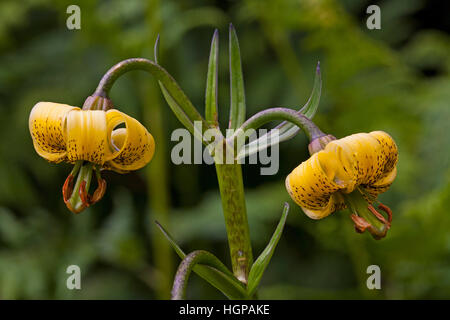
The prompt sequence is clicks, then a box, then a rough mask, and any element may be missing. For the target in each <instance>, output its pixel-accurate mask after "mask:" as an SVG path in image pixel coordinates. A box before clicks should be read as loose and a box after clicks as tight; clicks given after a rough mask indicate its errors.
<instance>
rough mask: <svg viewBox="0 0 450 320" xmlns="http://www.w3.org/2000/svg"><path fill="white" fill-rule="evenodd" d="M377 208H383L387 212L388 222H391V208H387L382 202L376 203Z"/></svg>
mask: <svg viewBox="0 0 450 320" xmlns="http://www.w3.org/2000/svg"><path fill="white" fill-rule="evenodd" d="M378 209H381V210H383V211H384V212H386V213H387V215H388V220H389V223H391V222H392V210H391V208H389V207H388V206H387V205H384V204H382V203H381V202H380V204H379V205H378Z"/></svg>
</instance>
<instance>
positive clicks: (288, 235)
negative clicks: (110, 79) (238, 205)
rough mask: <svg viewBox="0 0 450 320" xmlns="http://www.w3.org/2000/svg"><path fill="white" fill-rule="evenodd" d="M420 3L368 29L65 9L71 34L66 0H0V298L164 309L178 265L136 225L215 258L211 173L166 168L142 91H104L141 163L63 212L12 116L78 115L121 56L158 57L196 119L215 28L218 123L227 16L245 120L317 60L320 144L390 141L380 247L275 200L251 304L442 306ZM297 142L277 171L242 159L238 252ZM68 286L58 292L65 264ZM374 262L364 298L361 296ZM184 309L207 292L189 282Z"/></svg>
mask: <svg viewBox="0 0 450 320" xmlns="http://www.w3.org/2000/svg"><path fill="white" fill-rule="evenodd" d="M439 3H441V4H442V3H444V2H438V1H436V2H434V1H427V2H425V1H420V0H411V1H379V3H378V4H379V5H380V7H381V17H382V29H381V30H368V29H367V28H366V26H365V22H366V18H367V14H366V13H365V10H366V8H367V6H368V5H370V4H372V3H371V2H370V1H365V0H360V1H356V0H343V1H336V0H320V1H317V0H302V1H294V0H278V1H271V0H270V1H265V0H264V1H261V0H245V1H229V2H225V1H207V0H203V1H200V0H187V1H174V0H164V1H162V0H161V1H138V0H128V1H119V0H109V1H106V0H104V1H88V0H84V1H78V3H77V4H78V5H79V6H80V8H81V30H74V31H71V30H68V29H67V28H66V19H67V17H68V14H67V13H66V8H67V6H68V5H70V4H72V1H50V0H25V1H20V2H19V1H12V0H11V1H2V2H1V3H0V136H1V137H2V138H1V141H2V143H1V144H0V298H2V299H37V298H43V299H55V298H58V299H66V298H72V299H78V298H83V299H87V298H90V299H135V298H139V299H156V298H167V297H168V290H169V289H170V282H171V281H172V279H173V274H174V270H175V268H176V265H177V264H178V263H179V260H178V258H177V257H176V255H175V254H174V253H173V252H172V251H169V249H170V248H169V247H168V244H167V243H166V241H165V239H164V238H163V237H162V235H161V233H160V232H159V231H158V229H157V227H156V225H155V224H154V223H153V221H154V220H155V219H158V220H159V221H161V223H162V224H163V225H164V226H165V227H166V228H167V229H168V230H169V231H170V233H171V234H172V235H173V236H174V237H175V239H176V240H177V241H178V242H179V244H180V245H181V247H182V248H183V250H184V251H185V252H190V251H193V250H196V249H205V250H209V251H211V252H213V253H214V254H215V255H216V256H218V257H219V258H220V259H221V260H222V261H224V263H225V264H226V265H228V266H229V265H230V261H229V257H228V247H227V242H226V232H225V226H224V221H223V216H222V209H221V204H220V198H219V192H218V186H217V181H216V175H215V170H214V167H213V166H208V165H179V166H175V165H173V164H172V163H171V162H170V150H171V147H173V146H174V145H175V143H176V142H171V141H170V133H171V132H172V130H174V129H175V128H178V127H180V126H181V125H180V124H179V123H178V122H177V120H176V119H175V117H173V115H172V114H171V113H170V111H169V110H168V107H167V105H166V103H165V102H164V100H163V99H162V95H161V93H160V91H159V89H158V86H157V84H156V81H155V80H154V79H152V78H151V77H150V76H149V75H148V74H145V73H143V72H134V73H130V74H127V75H126V76H124V77H123V78H121V80H119V81H118V82H117V84H116V85H115V86H114V87H113V89H112V91H111V98H112V100H113V101H114V104H115V105H116V106H117V107H118V108H119V109H121V110H123V111H124V112H127V113H128V114H130V115H132V116H134V117H136V118H137V119H140V120H141V121H142V122H143V123H144V124H145V125H146V126H147V127H148V128H149V130H150V131H151V132H152V133H154V135H155V138H156V141H157V156H156V157H155V159H154V160H153V161H152V162H151V163H150V164H149V165H148V166H147V167H146V168H145V169H142V170H139V171H137V172H133V173H131V174H128V175H120V174H115V173H110V172H108V173H106V174H104V177H105V178H106V179H107V181H108V190H107V193H106V196H105V198H104V199H103V200H102V201H101V202H100V203H98V204H97V205H95V206H94V207H92V208H89V209H88V210H86V211H85V212H83V213H82V214H80V215H77V216H75V215H74V214H72V213H70V212H69V211H68V210H67V209H66V208H65V205H64V203H63V200H62V195H61V187H62V184H63V182H64V180H65V177H66V176H67V174H68V173H69V171H70V170H71V168H70V165H68V164H59V165H53V164H49V163H47V162H46V161H45V160H43V159H42V158H40V157H39V156H38V155H37V154H36V153H35V151H34V149H33V146H32V142H31V138H30V135H29V132H28V115H29V112H30V110H31V108H32V107H33V105H34V104H35V103H37V102H38V101H53V102H61V103H66V104H70V105H75V106H80V105H82V103H83V102H84V99H85V98H86V97H87V96H88V95H90V94H91V93H92V92H93V91H94V89H95V87H96V85H97V83H98V81H99V80H100V78H101V76H102V75H103V73H104V72H106V70H107V69H108V68H109V67H111V66H112V65H113V64H115V63H116V62H118V61H120V60H122V59H126V58H130V57H139V56H140V57H146V58H150V59H152V58H153V52H152V50H153V44H154V41H155V39H156V35H157V34H158V33H159V34H160V35H161V52H160V57H159V60H160V63H161V65H163V66H164V67H165V68H166V69H167V70H168V71H169V72H170V73H171V74H172V75H173V76H174V77H175V79H177V81H178V83H179V84H180V86H181V87H182V88H183V89H184V91H185V92H186V93H187V95H188V96H189V97H190V98H191V100H192V101H193V103H194V105H196V106H197V108H198V109H199V110H200V111H201V112H203V106H204V90H205V83H206V71H207V65H208V54H209V45H210V39H211V37H212V34H213V31H214V28H218V29H219V33H220V44H219V50H220V52H219V61H220V64H219V66H220V70H219V88H218V90H219V101H218V102H219V120H220V122H221V123H222V125H223V126H225V124H226V121H227V116H228V113H229V87H228V86H229V78H228V43H227V40H228V39H227V31H228V23H229V22H233V24H234V26H235V27H236V30H237V34H238V36H239V42H240V48H241V56H242V62H243V71H244V78H245V87H246V101H247V116H250V115H252V114H254V113H256V112H257V111H260V110H262V109H263V108H267V107H277V106H288V107H292V108H296V109H299V107H300V106H302V105H303V104H304V103H305V102H306V99H307V97H308V95H309V93H310V90H311V88H312V83H313V79H314V70H315V65H316V63H317V61H318V60H320V62H321V70H322V78H323V87H322V98H321V103H320V107H319V110H318V113H317V115H316V116H315V118H314V119H315V121H316V123H317V124H318V125H319V127H320V128H321V129H322V130H323V131H325V132H327V133H330V134H333V135H335V136H337V137H343V136H346V135H349V134H352V133H356V132H370V131H372V130H384V131H386V132H389V133H390V134H391V135H392V136H393V137H394V139H395V140H396V142H397V144H398V147H399V152H400V156H399V164H398V176H397V179H396V181H395V182H394V184H393V185H392V187H391V189H390V190H389V192H387V193H385V194H383V195H382V196H381V200H382V202H384V203H386V204H388V205H389V206H390V207H391V208H392V209H393V212H394V218H393V223H392V228H391V230H390V231H389V233H388V236H387V237H386V238H385V239H383V240H381V241H375V240H373V239H372V238H371V237H370V236H369V235H368V234H363V235H360V234H356V233H355V232H354V230H353V226H352V223H351V221H350V219H349V214H348V212H346V211H343V212H338V213H336V214H334V215H333V216H331V217H328V218H326V219H324V220H321V221H313V220H310V219H309V218H307V217H306V215H304V214H303V212H302V211H301V209H300V208H299V207H298V206H296V205H295V204H293V203H292V202H290V204H291V209H290V214H289V217H288V219H287V224H286V228H285V232H284V234H283V236H282V237H281V239H280V242H279V244H278V248H277V250H276V251H275V254H274V256H273V259H272V261H271V263H270V264H269V266H268V268H267V270H266V273H265V274H264V276H263V279H262V283H261V286H260V288H259V290H258V295H259V297H260V298H266V299H319V298H327V299H346V298H362V299H364V298H380V299H412V298H450V232H449V230H450V214H449V212H448V208H446V207H445V205H446V204H448V203H450V179H449V178H450V170H449V155H450V148H449V147H450V135H449V134H448V129H449V120H450V108H449V101H450V76H449V70H450V54H449V52H450V37H449V34H448V33H447V32H445V31H444V30H445V28H447V30H448V19H447V17H446V16H445V14H446V12H448V11H445V10H444V9H443V8H441V7H440V5H439ZM307 156H308V155H307V142H306V139H305V137H304V135H302V134H299V135H298V136H297V137H295V138H294V139H292V140H290V141H288V142H285V143H283V144H282V145H281V147H280V170H279V172H278V174H276V175H274V176H260V175H259V166H258V165H244V166H243V174H244V183H245V187H246V196H247V205H248V215H249V223H250V232H251V237H252V241H253V249H254V255H255V256H258V255H259V253H260V252H261V251H262V250H263V249H264V247H265V245H266V244H267V242H268V241H269V239H270V237H271V235H272V233H273V230H274V229H275V227H276V225H277V220H278V219H279V217H280V212H281V209H282V205H283V203H284V202H285V201H290V199H289V196H288V194H287V192H286V191H285V189H284V179H285V177H286V175H287V174H288V173H289V172H290V171H291V170H292V169H293V168H294V167H295V166H297V165H298V164H300V162H302V161H304V160H305V159H307ZM71 264H76V265H79V266H80V267H81V270H82V289H81V290H73V291H70V290H68V289H67V288H66V278H67V276H68V275H67V274H66V272H65V271H66V268H67V266H68V265H71ZM371 264H376V265H379V266H380V268H381V272H382V290H378V291H377V290H375V291H371V290H368V289H367V287H366V279H367V277H368V275H367V274H366V268H367V266H369V265H371ZM188 297H190V298H223V295H221V294H220V293H219V292H217V291H215V290H214V289H213V288H212V287H210V286H209V285H208V284H207V283H206V282H205V281H203V280H202V279H200V278H199V277H198V276H195V275H193V276H192V277H191V283H190V285H189V288H188Z"/></svg>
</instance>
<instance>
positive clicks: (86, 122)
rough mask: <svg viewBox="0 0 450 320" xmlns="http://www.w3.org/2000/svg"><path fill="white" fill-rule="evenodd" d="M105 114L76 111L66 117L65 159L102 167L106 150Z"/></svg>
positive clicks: (91, 111) (98, 111)
mask: <svg viewBox="0 0 450 320" xmlns="http://www.w3.org/2000/svg"><path fill="white" fill-rule="evenodd" d="M106 128H107V127H106V113H105V112H104V111H100V110H77V111H75V112H70V113H69V114H68V115H67V157H68V160H69V161H70V162H74V161H76V160H86V161H89V162H92V163H95V164H99V165H103V163H104V162H105V158H106V153H109V150H107V148H108V145H107V133H106Z"/></svg>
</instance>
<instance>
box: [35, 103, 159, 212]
mask: <svg viewBox="0 0 450 320" xmlns="http://www.w3.org/2000/svg"><path fill="white" fill-rule="evenodd" d="M29 130H30V134H31V137H32V139H33V145H34V148H35V150H36V152H37V153H38V154H39V155H40V156H41V157H43V158H44V159H46V160H48V161H49V162H52V163H59V162H62V161H65V162H69V163H73V164H75V166H74V170H72V172H71V174H70V175H69V177H68V178H67V180H66V183H65V184H64V188H63V193H64V200H65V201H66V200H67V201H68V199H69V198H70V197H72V196H76V195H78V194H79V196H80V199H81V200H82V203H84V207H86V206H89V204H92V203H93V202H96V201H98V200H99V199H100V198H101V196H103V194H104V189H105V188H106V183H105V182H104V180H103V179H101V177H100V174H99V172H100V170H102V169H108V170H113V171H115V172H119V173H126V172H129V171H132V170H138V169H140V168H142V167H144V166H145V165H146V164H147V163H148V162H149V161H150V160H151V159H152V157H153V154H154V152H155V141H154V139H153V136H152V135H151V134H150V133H149V132H148V131H147V129H146V128H145V127H144V126H143V125H142V124H141V123H139V121H137V120H136V119H134V118H132V117H130V116H128V115H126V114H125V113H123V112H120V111H118V110H115V109H110V110H108V111H104V110H82V109H80V108H78V107H73V106H69V105H66V104H59V103H52V102H39V103H37V104H36V105H35V106H34V107H33V109H32V110H31V113H30V117H29ZM92 170H95V171H96V173H97V183H98V187H99V188H98V189H97V190H96V192H94V195H93V196H92V197H91V196H89V195H88V194H87V190H88V188H89V183H90V176H91V175H92ZM78 173H80V175H84V177H83V179H81V180H84V183H83V181H81V180H80V179H78V180H77V183H76V187H75V188H73V183H72V182H73V180H74V177H75V175H76V174H78ZM78 182H79V183H78ZM69 195H72V196H70V197H69ZM83 200H85V201H83ZM67 201H66V204H67V205H68V207H69V209H71V210H72V211H75V212H79V211H81V210H82V209H84V207H82V208H81V207H79V208H73V207H71V206H73V204H72V205H69V204H68V202H67Z"/></svg>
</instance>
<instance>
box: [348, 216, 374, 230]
mask: <svg viewBox="0 0 450 320" xmlns="http://www.w3.org/2000/svg"><path fill="white" fill-rule="evenodd" d="M350 218H352V220H353V222H354V223H355V231H356V232H358V233H363V232H364V231H366V229H367V228H369V227H371V226H372V225H371V224H370V223H368V222H367V221H366V220H365V219H364V218H363V217H360V216H357V215H356V214H352V215H350Z"/></svg>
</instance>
